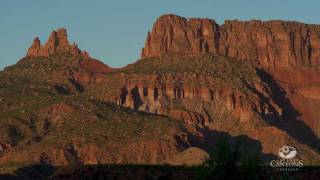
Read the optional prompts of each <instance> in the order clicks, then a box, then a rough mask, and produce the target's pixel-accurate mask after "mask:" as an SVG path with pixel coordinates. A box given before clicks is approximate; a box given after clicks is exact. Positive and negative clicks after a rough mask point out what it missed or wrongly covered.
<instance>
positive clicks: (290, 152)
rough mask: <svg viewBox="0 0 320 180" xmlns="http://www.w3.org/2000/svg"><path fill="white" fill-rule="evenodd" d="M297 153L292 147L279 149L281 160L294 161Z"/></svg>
mask: <svg viewBox="0 0 320 180" xmlns="http://www.w3.org/2000/svg"><path fill="white" fill-rule="evenodd" d="M297 153H298V152H297V150H296V148H294V147H292V146H283V147H282V148H280V149H279V152H278V154H279V156H280V158H283V159H292V158H294V157H296V155H297Z"/></svg>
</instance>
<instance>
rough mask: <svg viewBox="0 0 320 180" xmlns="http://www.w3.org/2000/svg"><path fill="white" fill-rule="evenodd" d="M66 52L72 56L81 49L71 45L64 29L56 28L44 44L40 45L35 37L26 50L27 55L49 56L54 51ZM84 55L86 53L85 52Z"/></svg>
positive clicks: (76, 54) (77, 53)
mask: <svg viewBox="0 0 320 180" xmlns="http://www.w3.org/2000/svg"><path fill="white" fill-rule="evenodd" d="M64 52H68V53H70V54H71V55H73V56H78V55H80V54H81V50H80V49H79V48H78V46H77V45H76V44H75V43H73V44H72V45H71V44H70V43H69V41H68V36H67V31H66V29H58V30H57V31H53V32H52V33H51V35H50V37H49V39H48V41H47V42H46V44H45V45H43V46H42V45H41V42H40V39H39V38H38V37H36V38H35V39H34V41H33V44H32V45H31V47H30V48H29V50H28V52H27V56H32V57H39V56H43V57H46V56H49V55H51V54H54V53H64ZM84 55H87V54H86V53H85V54H84Z"/></svg>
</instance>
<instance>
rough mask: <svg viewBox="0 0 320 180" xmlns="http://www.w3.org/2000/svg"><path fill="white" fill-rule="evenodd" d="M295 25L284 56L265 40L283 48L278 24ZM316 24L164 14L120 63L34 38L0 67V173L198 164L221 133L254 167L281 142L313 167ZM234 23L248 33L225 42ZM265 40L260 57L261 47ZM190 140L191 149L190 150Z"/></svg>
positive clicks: (58, 39) (316, 156)
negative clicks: (130, 59)
mask: <svg viewBox="0 0 320 180" xmlns="http://www.w3.org/2000/svg"><path fill="white" fill-rule="evenodd" d="M245 25H247V26H248V27H249V28H248V29H244V26H245ZM284 27H286V28H284ZM297 28H298V29H301V30H302V32H304V31H308V32H310V34H309V35H307V36H308V38H309V40H310V42H308V43H309V45H305V44H304V45H303V46H302V45H301V46H300V45H299V46H295V47H296V48H295V49H290V48H289V50H288V52H289V54H295V55H292V56H295V58H292V57H291V56H290V58H289V59H288V58H287V60H288V61H286V60H285V59H282V57H283V56H284V55H283V54H282V53H284V52H283V51H281V52H278V51H277V50H276V49H283V47H285V46H286V45H287V44H286V43H287V41H285V40H288V39H285V40H283V39H282V37H283V36H286V33H287V32H290V33H293V34H295V33H296V34H297V35H296V36H299V35H298V34H299V32H298V30H297ZM266 29H267V30H269V32H270V34H268V33H267V35H266V34H265V33H266V31H267V30H266ZM306 29H307V30H306ZM318 30H319V28H318V26H314V25H305V26H304V25H303V24H299V23H294V22H282V21H280V22H278V21H275V22H260V21H252V22H238V21H230V22H229V21H227V22H226V23H225V24H224V25H222V26H219V25H217V24H215V23H214V21H213V20H209V19H189V20H188V19H186V18H182V17H179V16H175V15H165V16H162V17H160V18H159V19H158V20H157V22H156V23H155V25H154V27H153V30H152V31H151V32H150V33H149V34H148V37H147V41H146V45H145V47H144V49H143V52H142V57H141V59H139V60H137V61H136V62H134V63H132V64H129V65H127V66H125V67H122V68H110V67H109V66H107V65H105V64H103V63H102V62H101V61H99V60H97V59H94V58H92V57H91V56H90V55H89V53H87V52H86V51H82V50H80V49H79V48H78V46H77V45H76V44H75V43H73V44H70V43H69V41H68V38H67V32H66V30H65V29H58V30H57V31H53V32H52V34H51V35H50V36H49V38H48V41H47V42H46V43H45V44H44V45H42V44H41V42H40V40H39V38H35V40H34V42H33V44H32V45H31V47H30V48H29V50H28V52H27V54H26V57H24V58H22V59H21V60H19V61H18V63H17V64H15V65H12V66H10V67H7V68H5V69H4V70H3V71H1V72H0V102H1V103H0V172H1V173H5V172H10V173H14V172H16V171H17V170H18V169H20V168H23V167H27V166H31V165H37V164H40V165H50V166H55V167H59V166H65V165H79V164H82V165H90V164H93V165H96V164H158V165H159V164H162V165H163V164H165V163H168V162H172V164H174V165H182V164H184V163H187V164H189V163H194V164H201V162H202V161H204V158H203V157H204V155H203V154H205V153H206V152H209V151H210V150H211V149H212V148H214V147H216V145H217V143H218V141H219V139H221V138H227V139H228V142H230V143H231V144H233V145H235V144H238V143H240V144H241V152H245V153H248V154H252V155H253V154H254V155H257V156H258V157H259V158H261V160H262V164H263V165H269V162H270V160H274V159H278V151H279V148H281V147H282V146H283V145H288V144H289V145H291V146H294V147H295V148H297V149H298V152H299V157H298V158H299V159H301V160H303V162H304V164H305V165H310V166H317V165H320V153H319V152H320V151H319V150H320V143H319V122H318V121H317V120H316V117H318V116H317V115H318V114H319V112H318V109H319V108H320V103H319V98H318V94H319V93H318V92H319V87H320V86H319V85H320V81H319V79H318V77H319V76H318V75H319V72H318V70H317V63H318V62H316V58H317V44H316V43H315V42H318V41H317V37H315V35H314V33H315V32H318ZM238 31H241V33H244V35H243V34H242V35H243V36H245V37H247V36H249V34H250V36H252V38H253V37H254V38H255V39H251V40H252V41H250V42H247V41H239V42H241V43H240V44H243V45H244V47H245V48H243V49H241V48H240V49H239V47H240V45H239V47H238V46H234V45H235V44H236V43H235V41H231V40H234V39H233V38H231V40H230V39H229V38H230V37H237V38H238V39H240V40H243V39H241V38H242V35H241V36H240V35H239V36H238V34H239V33H238ZM283 31H285V32H286V33H285V35H283ZM290 33H289V34H290ZM226 34H228V35H226ZM253 34H254V35H253ZM264 35H266V36H264ZM269 35H270V36H272V37H273V38H274V44H272V43H270V42H269V39H268V38H269ZM278 35H279V36H278ZM262 37H265V38H266V39H267V40H266V41H262V40H261V38H262ZM303 37H304V36H303ZM237 38H236V39H237ZM259 38H260V39H259ZM277 38H278V39H277ZM262 39H263V38H262ZM302 39H304V38H302ZM291 40H292V39H291ZM292 41H294V40H292ZM227 42H228V43H227ZM266 42H267V44H268V47H269V46H271V47H272V48H271V47H270V48H271V49H272V50H270V53H269V54H268V55H266V54H265V53H264V52H262V51H260V50H261V49H265V47H264V46H263V45H264V44H265V43H266ZM290 42H291V41H290ZM295 42H296V41H295ZM309 46H310V47H311V49H312V52H309V53H308V52H305V50H307V51H311V50H310V49H308V48H307V47H309ZM299 48H300V50H301V55H302V56H298V55H297V53H298V52H300V51H299V50H297V49H299ZM223 49H224V50H223ZM226 49H228V50H226ZM302 49H303V50H302ZM288 52H287V51H285V53H288ZM305 53H307V54H309V55H310V57H309V56H304V55H305ZM265 56H268V58H266V57H265ZM271 57H272V58H271ZM282 61H286V62H282ZM197 148H199V149H200V150H199V151H198V150H197V152H201V153H200V155H198V153H195V154H196V155H192V157H193V158H190V159H189V158H188V156H189V155H186V154H188V153H189V152H191V151H192V150H194V149H197ZM191 154H192V153H191ZM195 156H197V157H198V156H199V158H200V160H199V159H194V158H195ZM179 172H180V171H179Z"/></svg>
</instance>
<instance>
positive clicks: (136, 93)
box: [111, 74, 282, 127]
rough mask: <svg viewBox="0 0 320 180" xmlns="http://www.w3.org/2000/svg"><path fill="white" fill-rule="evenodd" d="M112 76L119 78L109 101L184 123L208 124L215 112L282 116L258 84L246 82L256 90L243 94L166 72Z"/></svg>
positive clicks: (246, 118) (247, 117)
mask: <svg viewBox="0 0 320 180" xmlns="http://www.w3.org/2000/svg"><path fill="white" fill-rule="evenodd" d="M114 78H116V79H119V80H120V79H121V80H122V81H123V84H122V85H121V86H119V90H118V95H117V96H116V97H115V98H114V99H113V100H111V101H113V102H114V103H116V104H117V105H119V106H123V107H127V108H130V109H134V110H138V111H144V112H148V113H153V114H161V115H166V116H169V117H172V118H174V119H180V120H183V121H185V122H186V123H187V124H193V125H199V126H201V127H210V126H212V125H213V123H212V122H213V119H214V118H216V117H217V114H219V116H220V115H221V114H223V113H224V112H225V113H231V114H232V115H233V116H235V117H236V118H239V119H240V120H241V121H249V120H250V119H251V118H252V116H253V113H254V112H256V113H259V114H260V115H262V116H264V117H266V118H267V119H270V120H271V121H274V120H279V119H277V118H280V117H281V116H282V109H281V108H280V107H279V106H278V105H277V104H276V103H275V102H274V101H273V100H272V98H270V95H269V94H268V93H269V92H268V91H269V89H268V87H265V86H263V85H262V84H258V83H253V84H248V86H251V88H252V89H255V91H256V93H250V94H245V93H243V92H241V91H239V90H234V89H232V88H231V87H229V86H227V85H226V84H223V83H222V84H221V83H220V84H219V83H218V82H217V81H215V80H214V79H213V78H210V77H204V76H199V77H194V76H192V75H180V76H179V75H170V74H167V75H149V76H144V77H143V78H141V77H139V76H138V75H130V76H125V75H122V76H121V77H118V78H117V77H114ZM200 79H206V81H208V82H207V83H206V86H204V85H202V86H200V85H196V82H200ZM176 82H180V83H176ZM182 82H183V83H182ZM120 84H121V83H120ZM191 84H193V85H191ZM249 96H250V97H249ZM263 99H268V101H264V100H263Z"/></svg>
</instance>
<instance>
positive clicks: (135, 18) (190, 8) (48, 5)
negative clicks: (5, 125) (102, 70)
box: [0, 0, 320, 69]
mask: <svg viewBox="0 0 320 180" xmlns="http://www.w3.org/2000/svg"><path fill="white" fill-rule="evenodd" d="M319 7H320V1H319V0H308V1H302V0H198V1H195V0H126V1H124V0H90V1H89V0H1V2H0V23H1V26H0V69H3V68H4V67H5V66H8V65H12V64H15V63H16V62H17V61H18V60H19V59H20V58H22V57H23V56H24V55H25V53H26V51H27V49H28V47H29V46H30V45H31V43H32V41H33V39H34V37H36V36H39V37H40V39H41V42H42V43H44V42H45V41H46V40H47V38H48V36H49V34H50V33H51V31H52V30H54V29H57V28H60V27H65V28H67V30H68V36H69V40H70V42H73V41H75V42H76V43H77V44H78V45H79V47H80V48H81V49H83V50H87V51H88V52H89V53H90V54H91V56H92V57H95V58H97V59H100V60H101V61H103V62H104V63H106V64H108V65H110V66H113V67H120V66H123V65H126V64H128V63H131V62H134V61H135V60H137V59H138V58H139V55H140V50H141V48H142V47H143V45H144V41H145V38H146V34H147V32H148V30H150V29H151V27H152V24H153V23H154V21H155V20H156V18H157V17H158V16H160V15H162V14H166V13H174V14H178V15H181V16H185V17H209V18H212V19H215V20H216V21H217V22H218V23H219V24H221V23H223V21H224V20H226V19H240V20H250V19H262V20H270V19H283V20H295V21H300V22H306V23H312V24H320V17H319Z"/></svg>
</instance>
